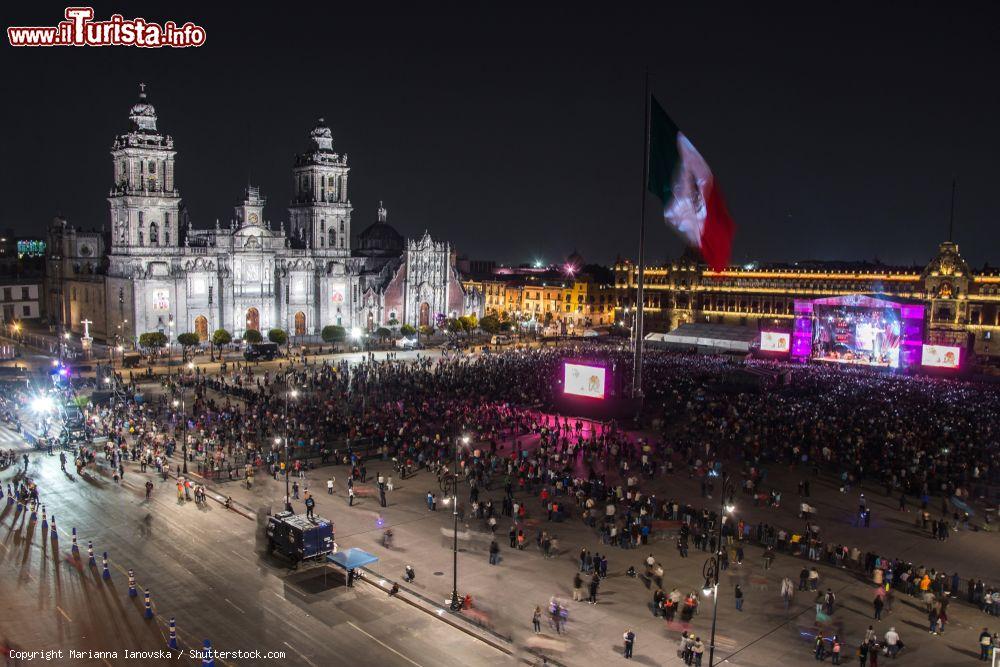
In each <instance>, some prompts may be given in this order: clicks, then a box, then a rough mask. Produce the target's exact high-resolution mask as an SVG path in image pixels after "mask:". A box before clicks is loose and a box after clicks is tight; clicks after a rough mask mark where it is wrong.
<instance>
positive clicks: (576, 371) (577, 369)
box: [563, 362, 607, 398]
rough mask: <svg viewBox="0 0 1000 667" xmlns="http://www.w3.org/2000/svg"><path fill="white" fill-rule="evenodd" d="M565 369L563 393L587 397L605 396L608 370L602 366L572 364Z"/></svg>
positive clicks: (566, 364)
mask: <svg viewBox="0 0 1000 667" xmlns="http://www.w3.org/2000/svg"><path fill="white" fill-rule="evenodd" d="M563 366H564V369H563V393H564V394H572V395H573V396H586V397H587V398H604V392H605V385H606V378H607V370H606V369H604V368H602V367H600V366H587V365H584V364H571V363H569V362H566V363H565V364H564V365H563Z"/></svg>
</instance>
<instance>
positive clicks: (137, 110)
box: [128, 83, 156, 132]
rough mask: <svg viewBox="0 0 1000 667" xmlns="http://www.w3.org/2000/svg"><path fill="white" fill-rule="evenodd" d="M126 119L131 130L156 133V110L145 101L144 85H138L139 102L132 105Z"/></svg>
mask: <svg viewBox="0 0 1000 667" xmlns="http://www.w3.org/2000/svg"><path fill="white" fill-rule="evenodd" d="M128 117H129V120H131V121H132V129H133V130H146V131H150V132H155V131H156V109H155V108H153V105H152V104H150V103H149V102H148V101H146V84H144V83H140V84H139V101H138V102H136V103H135V104H133V105H132V108H131V109H130V110H129V113H128Z"/></svg>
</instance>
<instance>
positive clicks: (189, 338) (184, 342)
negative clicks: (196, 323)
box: [177, 333, 201, 359]
mask: <svg viewBox="0 0 1000 667" xmlns="http://www.w3.org/2000/svg"><path fill="white" fill-rule="evenodd" d="M177 342H178V343H180V344H181V348H182V349H183V351H184V358H185V359H187V355H188V350H190V349H191V348H192V347H195V346H197V345H198V344H199V343H201V338H198V334H196V333H182V334H180V335H179V336H177Z"/></svg>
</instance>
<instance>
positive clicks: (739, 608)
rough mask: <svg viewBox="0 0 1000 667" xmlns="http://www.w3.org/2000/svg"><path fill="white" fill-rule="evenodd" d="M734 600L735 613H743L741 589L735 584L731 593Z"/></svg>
mask: <svg viewBox="0 0 1000 667" xmlns="http://www.w3.org/2000/svg"><path fill="white" fill-rule="evenodd" d="M733 595H734V596H735V598H736V611H743V589H742V588H740V585H739V584H736V590H735V591H734V592H733Z"/></svg>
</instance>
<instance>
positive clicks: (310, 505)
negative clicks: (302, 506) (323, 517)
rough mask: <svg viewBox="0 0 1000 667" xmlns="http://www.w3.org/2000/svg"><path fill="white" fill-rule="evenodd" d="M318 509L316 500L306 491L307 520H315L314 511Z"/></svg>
mask: <svg viewBox="0 0 1000 667" xmlns="http://www.w3.org/2000/svg"><path fill="white" fill-rule="evenodd" d="M315 509H316V499H315V498H313V497H312V494H311V493H309V492H308V491H306V518H307V519H312V518H314V515H313V510H315Z"/></svg>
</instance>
